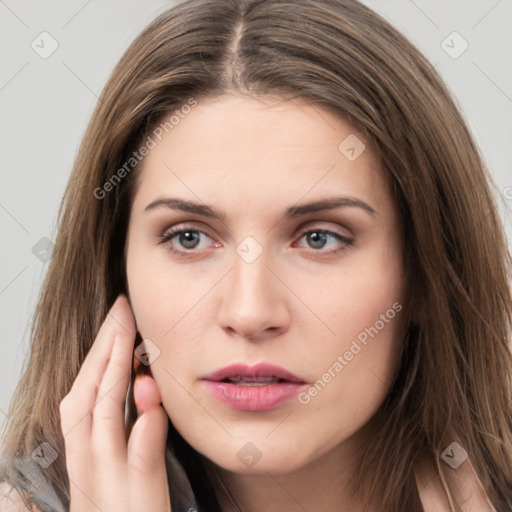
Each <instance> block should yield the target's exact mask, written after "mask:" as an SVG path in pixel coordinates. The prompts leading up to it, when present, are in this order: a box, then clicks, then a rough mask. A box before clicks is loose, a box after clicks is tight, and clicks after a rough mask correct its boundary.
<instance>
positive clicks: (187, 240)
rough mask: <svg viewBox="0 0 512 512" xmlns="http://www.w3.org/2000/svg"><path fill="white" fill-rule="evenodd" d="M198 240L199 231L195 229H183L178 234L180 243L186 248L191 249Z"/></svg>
mask: <svg viewBox="0 0 512 512" xmlns="http://www.w3.org/2000/svg"><path fill="white" fill-rule="evenodd" d="M198 240H199V233H196V232H195V231H185V232H184V233H182V234H181V236H180V243H181V244H182V245H183V247H185V248H187V249H193V248H194V247H195V246H196V245H197V241H198Z"/></svg>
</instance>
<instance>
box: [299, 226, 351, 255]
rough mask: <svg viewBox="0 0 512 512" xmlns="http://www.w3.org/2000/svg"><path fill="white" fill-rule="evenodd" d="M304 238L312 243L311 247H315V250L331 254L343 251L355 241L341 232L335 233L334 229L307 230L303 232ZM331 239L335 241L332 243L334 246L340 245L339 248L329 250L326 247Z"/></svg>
mask: <svg viewBox="0 0 512 512" xmlns="http://www.w3.org/2000/svg"><path fill="white" fill-rule="evenodd" d="M303 238H305V239H306V241H307V243H308V244H309V245H310V247H312V248H313V249H315V251H313V252H326V253H329V254H332V253H335V252H338V251H342V250H344V249H346V248H347V247H350V246H351V245H352V244H353V243H354V240H352V239H350V238H348V237H346V236H343V235H341V234H339V233H335V232H334V231H330V230H328V229H311V230H308V231H305V232H304V233H302V236H301V238H300V240H302V239H303ZM329 239H331V241H332V242H334V243H331V247H332V246H333V245H334V246H336V245H338V248H337V249H336V248H335V249H333V250H332V249H331V250H329V248H327V249H326V246H327V245H329ZM340 246H341V247H340ZM318 249H322V251H320V250H318Z"/></svg>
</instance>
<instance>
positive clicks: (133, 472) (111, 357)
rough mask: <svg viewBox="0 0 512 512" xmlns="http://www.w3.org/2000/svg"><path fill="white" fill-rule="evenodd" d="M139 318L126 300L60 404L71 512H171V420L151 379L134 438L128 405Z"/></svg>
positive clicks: (138, 392)
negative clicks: (128, 430)
mask: <svg viewBox="0 0 512 512" xmlns="http://www.w3.org/2000/svg"><path fill="white" fill-rule="evenodd" d="M135 333H136V329H135V320H134V318H133V314H132V311H131V307H130V305H129V303H128V300H127V298H126V297H125V296H124V295H121V296H119V297H118V298H117V300H116V302H115V303H114V305H113V306H112V308H111V310H110V311H109V313H108V315H107V317H106V319H105V321H104V322H103V324H102V326H101V328H100V330H99V332H98V335H97V336H96V339H95V341H94V344H93V346H92V348H91V350H90V351H89V353H88V354H87V357H86V358H85V361H84V363H83V365H82V367H81V369H80V372H79V373H78V376H77V378H76V380H75V382H74V383H73V386H72V388H71V390H70V392H69V393H68V394H67V395H66V396H65V397H64V398H63V400H62V401H61V404H60V415H61V429H62V432H63V435H64V442H65V448H66V466H67V470H68V476H69V480H70V496H71V503H70V512H89V511H91V512H92V511H94V512H97V511H98V510H101V511H102V512H127V511H134V512H135V511H140V510H151V511H155V512H170V510H171V502H170V496H169V487H168V482H167V474H166V469H165V455H164V454H165V443H166V439H167V430H168V417H167V413H166V412H165V411H164V409H163V408H162V407H161V406H160V405H159V404H160V401H161V397H160V393H159V391H158V388H157V387H156V384H155V382H154V381H153V379H151V378H150V377H148V376H143V377H140V378H138V379H137V380H136V381H135V383H134V395H135V400H136V403H137V406H138V412H139V416H138V418H137V421H136V422H135V424H134V426H133V429H132V430H131V433H130V437H129V439H128V440H127V439H126V434H125V425H124V406H125V399H126V393H127V390H128V383H129V379H130V370H131V364H132V357H133V344H134V339H135Z"/></svg>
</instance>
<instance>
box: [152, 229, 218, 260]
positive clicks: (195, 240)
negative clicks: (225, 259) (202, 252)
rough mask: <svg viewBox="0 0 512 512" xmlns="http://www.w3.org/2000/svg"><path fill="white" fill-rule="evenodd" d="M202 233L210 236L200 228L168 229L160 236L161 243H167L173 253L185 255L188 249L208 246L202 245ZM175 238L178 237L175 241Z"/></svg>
mask: <svg viewBox="0 0 512 512" xmlns="http://www.w3.org/2000/svg"><path fill="white" fill-rule="evenodd" d="M201 235H204V236H205V237H206V238H210V237H209V236H208V235H207V234H206V233H204V232H203V231H199V230H198V229H194V228H192V227H182V228H174V229H170V230H167V231H166V232H165V233H164V234H163V235H161V236H160V242H159V244H161V245H165V246H166V247H167V249H168V250H169V251H171V252H172V253H175V254H178V255H180V256H185V255H186V254H187V251H192V252H194V251H193V250H194V249H205V248H206V247H204V246H203V247H201ZM174 239H176V241H175V242H173V240H174ZM210 240H211V238H210ZM176 245H178V246H181V247H182V248H183V249H186V250H180V249H176V248H175V246H176ZM217 245H219V244H217Z"/></svg>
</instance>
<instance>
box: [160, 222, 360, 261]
mask: <svg viewBox="0 0 512 512" xmlns="http://www.w3.org/2000/svg"><path fill="white" fill-rule="evenodd" d="M202 236H203V237H205V238H209V239H210V240H212V239H211V238H210V237H209V236H208V235H207V234H206V233H204V232H203V231H200V230H198V229H195V228H193V227H187V226H184V227H177V228H173V229H169V230H167V231H165V232H164V233H163V234H162V235H160V242H158V243H159V244H160V245H164V246H166V248H167V249H168V250H169V251H170V252H172V253H174V254H176V255H178V256H187V255H188V254H192V253H193V252H198V251H194V249H206V248H207V247H208V245H206V246H204V245H203V246H201V238H202ZM303 238H305V239H306V241H307V243H308V244H309V246H310V247H311V248H312V249H314V251H312V252H316V253H327V254H333V253H336V252H338V251H342V250H344V249H347V248H348V247H350V246H351V245H353V243H354V240H352V239H350V238H348V237H346V236H343V235H341V234H339V233H336V232H334V231H330V230H328V229H310V230H308V231H304V232H303V233H302V236H301V237H300V239H299V240H302V239H303ZM173 240H174V241H173ZM329 240H330V241H331V243H330V244H329ZM214 244H215V246H216V247H220V246H221V244H219V243H217V242H214ZM329 245H330V246H331V248H329V247H328V246H329ZM336 245H337V246H338V248H336ZM176 246H178V247H181V248H182V249H183V250H181V249H177V248H176ZM333 246H334V249H333V248H332V247H333ZM299 247H301V245H299ZM302 247H303V246H302ZM326 247H327V248H326Z"/></svg>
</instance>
